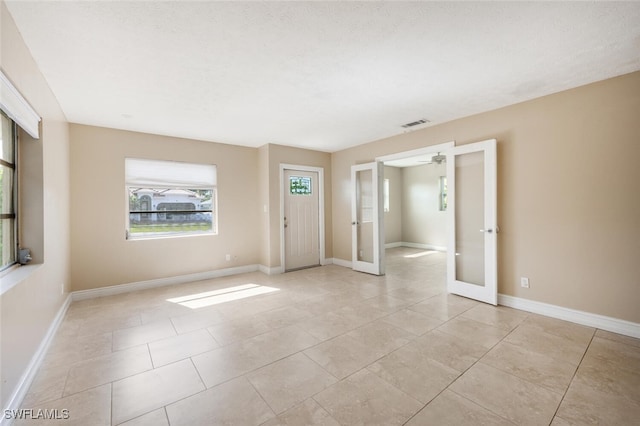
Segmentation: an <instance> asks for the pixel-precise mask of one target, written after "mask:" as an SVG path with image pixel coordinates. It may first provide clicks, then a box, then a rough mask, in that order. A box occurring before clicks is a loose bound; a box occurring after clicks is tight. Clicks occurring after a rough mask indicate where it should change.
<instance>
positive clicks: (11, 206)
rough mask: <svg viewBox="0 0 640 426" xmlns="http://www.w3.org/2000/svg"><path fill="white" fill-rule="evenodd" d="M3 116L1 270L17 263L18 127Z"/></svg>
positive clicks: (0, 179)
mask: <svg viewBox="0 0 640 426" xmlns="http://www.w3.org/2000/svg"><path fill="white" fill-rule="evenodd" d="M0 113H1V114H2V133H1V134H0V137H1V138H2V152H0V155H1V156H0V253H1V255H2V263H1V264H0V270H3V269H6V268H8V267H9V266H11V265H13V264H14V263H16V261H17V256H16V252H17V248H18V242H17V216H16V205H17V200H18V194H17V185H16V181H17V176H18V174H17V167H16V164H17V161H16V156H17V155H16V152H17V150H16V126H15V123H14V122H13V120H11V119H10V118H8V117H7V116H6V115H5V114H4V112H1V111H0Z"/></svg>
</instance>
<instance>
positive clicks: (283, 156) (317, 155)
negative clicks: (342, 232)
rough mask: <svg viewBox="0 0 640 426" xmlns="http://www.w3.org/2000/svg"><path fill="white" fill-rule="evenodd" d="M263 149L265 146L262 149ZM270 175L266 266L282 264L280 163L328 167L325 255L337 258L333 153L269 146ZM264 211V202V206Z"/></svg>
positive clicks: (325, 204)
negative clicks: (335, 247) (334, 223)
mask: <svg viewBox="0 0 640 426" xmlns="http://www.w3.org/2000/svg"><path fill="white" fill-rule="evenodd" d="M261 149H262V148H261ZM268 164H269V174H268V176H266V177H263V176H261V179H262V180H264V179H267V180H268V182H269V205H268V207H267V209H268V211H269V235H268V238H269V254H268V256H267V258H268V259H269V263H263V265H265V266H267V267H270V268H274V267H278V266H281V265H280V263H281V262H280V216H281V212H280V164H292V165H297V166H310V167H322V168H324V206H325V207H324V211H325V257H326V258H331V257H333V250H332V247H333V228H332V218H331V211H332V207H331V206H332V204H331V203H332V197H331V154H329V153H327V152H320V151H311V150H308V149H301V148H292V147H287V146H282V145H275V144H269V145H268ZM261 208H262V210H261V211H264V205H263V206H262V207H261Z"/></svg>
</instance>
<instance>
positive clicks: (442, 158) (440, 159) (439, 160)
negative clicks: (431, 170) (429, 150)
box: [420, 152, 447, 164]
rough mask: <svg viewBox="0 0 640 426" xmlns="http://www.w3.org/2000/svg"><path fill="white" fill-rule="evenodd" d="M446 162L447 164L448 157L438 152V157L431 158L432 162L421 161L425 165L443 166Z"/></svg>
mask: <svg viewBox="0 0 640 426" xmlns="http://www.w3.org/2000/svg"><path fill="white" fill-rule="evenodd" d="M446 162H447V156H446V155H442V154H440V152H438V153H437V154H436V155H434V156H433V157H431V160H425V161H420V163H425V164H433V163H436V164H442V163H446Z"/></svg>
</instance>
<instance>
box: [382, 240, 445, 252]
mask: <svg viewBox="0 0 640 426" xmlns="http://www.w3.org/2000/svg"><path fill="white" fill-rule="evenodd" d="M391 244H393V245H394V247H409V248H417V249H421V250H435V251H447V248H446V247H445V246H434V245H433V244H422V243H409V242H407V241H401V242H399V243H391ZM396 244H397V245H396ZM385 248H393V247H387V245H386V244H385Z"/></svg>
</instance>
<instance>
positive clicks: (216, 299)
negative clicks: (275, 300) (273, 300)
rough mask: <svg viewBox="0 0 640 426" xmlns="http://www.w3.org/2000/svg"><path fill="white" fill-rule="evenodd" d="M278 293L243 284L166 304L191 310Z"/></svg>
mask: <svg viewBox="0 0 640 426" xmlns="http://www.w3.org/2000/svg"><path fill="white" fill-rule="evenodd" d="M274 291H280V289H278V288H275V287H267V286H263V285H259V284H244V285H238V286H235V287H227V288H223V289H220V290H213V291H206V292H204V293H195V294H190V295H187V296H181V297H174V298H172V299H167V302H171V303H178V304H180V305H182V306H186V307H187V308H191V309H198V308H204V307H206V306H213V305H219V304H220V303H226V302H232V301H234V300H240V299H246V298H247V297H253V296H258V295H261V294H267V293H273V292H274Z"/></svg>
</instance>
